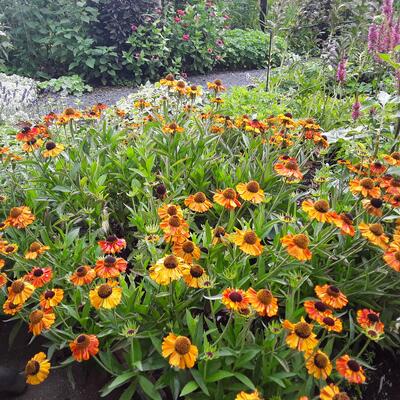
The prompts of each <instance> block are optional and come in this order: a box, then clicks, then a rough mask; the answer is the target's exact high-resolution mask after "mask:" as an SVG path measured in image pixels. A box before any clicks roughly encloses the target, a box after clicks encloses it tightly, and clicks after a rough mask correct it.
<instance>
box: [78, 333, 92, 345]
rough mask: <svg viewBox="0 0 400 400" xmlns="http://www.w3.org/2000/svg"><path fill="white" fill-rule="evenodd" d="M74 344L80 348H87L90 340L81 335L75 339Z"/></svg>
mask: <svg viewBox="0 0 400 400" xmlns="http://www.w3.org/2000/svg"><path fill="white" fill-rule="evenodd" d="M76 343H77V345H78V346H79V347H80V348H85V347H88V346H89V344H90V339H89V336H88V335H85V334H82V335H79V336H78V337H77V338H76Z"/></svg>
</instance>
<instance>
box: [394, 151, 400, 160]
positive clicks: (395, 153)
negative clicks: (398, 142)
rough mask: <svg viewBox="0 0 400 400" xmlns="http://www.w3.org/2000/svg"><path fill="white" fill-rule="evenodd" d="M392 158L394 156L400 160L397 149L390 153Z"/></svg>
mask: <svg viewBox="0 0 400 400" xmlns="http://www.w3.org/2000/svg"><path fill="white" fill-rule="evenodd" d="M392 158H394V159H395V160H400V153H399V152H398V151H395V152H394V153H392Z"/></svg>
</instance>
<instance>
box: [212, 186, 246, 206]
mask: <svg viewBox="0 0 400 400" xmlns="http://www.w3.org/2000/svg"><path fill="white" fill-rule="evenodd" d="M214 201H215V202H216V203H217V204H219V205H220V206H223V207H225V208H227V209H228V210H232V209H234V208H236V207H240V206H241V203H240V201H239V200H238V198H237V193H236V192H235V191H234V190H233V189H231V188H227V189H224V190H220V189H218V190H217V192H216V193H215V194H214Z"/></svg>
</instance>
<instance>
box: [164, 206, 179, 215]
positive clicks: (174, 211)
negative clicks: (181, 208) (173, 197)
mask: <svg viewBox="0 0 400 400" xmlns="http://www.w3.org/2000/svg"><path fill="white" fill-rule="evenodd" d="M167 214H168V215H170V216H171V217H172V216H173V215H177V214H178V209H177V208H176V206H168V208H167Z"/></svg>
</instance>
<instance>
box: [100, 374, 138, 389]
mask: <svg viewBox="0 0 400 400" xmlns="http://www.w3.org/2000/svg"><path fill="white" fill-rule="evenodd" d="M135 375H136V372H134V371H128V372H125V373H124V374H122V375H119V376H117V377H116V378H115V379H114V380H113V381H111V383H110V384H109V385H107V388H108V389H109V390H110V391H111V390H114V389H116V388H117V387H118V386H121V385H123V384H124V383H125V382H127V381H129V380H130V379H131V378H133V377H134V376H135Z"/></svg>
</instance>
